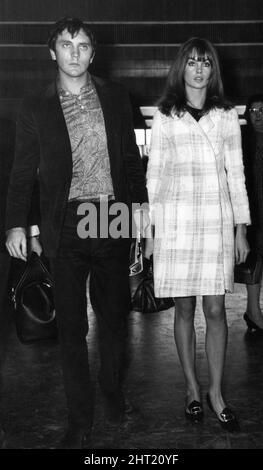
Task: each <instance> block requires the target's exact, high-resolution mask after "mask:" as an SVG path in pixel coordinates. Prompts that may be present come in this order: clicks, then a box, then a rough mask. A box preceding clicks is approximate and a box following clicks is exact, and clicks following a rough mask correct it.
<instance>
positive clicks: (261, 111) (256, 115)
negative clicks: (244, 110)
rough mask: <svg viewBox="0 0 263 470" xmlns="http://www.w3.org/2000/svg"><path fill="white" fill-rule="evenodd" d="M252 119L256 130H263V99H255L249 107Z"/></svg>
mask: <svg viewBox="0 0 263 470" xmlns="http://www.w3.org/2000/svg"><path fill="white" fill-rule="evenodd" d="M249 115H250V121H251V124H252V126H253V128H254V131H255V132H263V101H254V103H252V104H251V106H250V108H249Z"/></svg>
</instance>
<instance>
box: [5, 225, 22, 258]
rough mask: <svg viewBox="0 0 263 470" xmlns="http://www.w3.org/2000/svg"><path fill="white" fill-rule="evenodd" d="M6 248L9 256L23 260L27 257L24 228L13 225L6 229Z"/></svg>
mask: <svg viewBox="0 0 263 470" xmlns="http://www.w3.org/2000/svg"><path fill="white" fill-rule="evenodd" d="M6 234H7V239H6V248H7V250H8V253H9V254H10V256H13V257H14V258H19V259H22V260H24V261H26V259H27V240H26V230H25V229H24V228H23V227H15V228H11V229H10V230H7V232H6Z"/></svg>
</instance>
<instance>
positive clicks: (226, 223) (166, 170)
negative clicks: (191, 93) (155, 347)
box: [147, 109, 250, 297]
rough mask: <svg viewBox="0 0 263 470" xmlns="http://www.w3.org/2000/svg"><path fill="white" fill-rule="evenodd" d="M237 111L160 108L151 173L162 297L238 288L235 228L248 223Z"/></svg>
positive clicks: (156, 284)
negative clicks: (167, 111) (198, 113)
mask: <svg viewBox="0 0 263 470" xmlns="http://www.w3.org/2000/svg"><path fill="white" fill-rule="evenodd" d="M240 134H241V133H240V126H239V122H238V115H237V112H236V110H235V109H231V110H224V109H214V110H211V111H210V112H209V113H208V114H206V115H204V116H203V117H202V118H201V119H200V120H199V121H198V122H197V121H196V120H195V119H194V118H193V117H192V116H191V114H190V113H188V112H185V113H184V114H183V116H181V117H178V116H176V115H175V114H174V115H173V116H172V117H171V116H170V117H168V116H165V115H164V114H162V113H161V112H160V111H157V112H156V114H155V116H154V120H153V126H152V138H151V145H150V153H149V163H148V170H147V187H148V193H149V201H150V207H151V214H152V222H153V225H154V226H155V238H154V288H155V294H156V296H157V297H181V296H182V297H184V296H194V295H222V294H224V293H225V292H231V291H233V286H234V275H233V268H234V257H235V253H234V225H235V224H240V223H245V224H250V214H249V205H248V199H247V193H246V188H245V177H244V172H243V160H242V150H241V135H240Z"/></svg>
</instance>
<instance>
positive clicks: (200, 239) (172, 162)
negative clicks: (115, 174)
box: [146, 38, 250, 431]
mask: <svg viewBox="0 0 263 470" xmlns="http://www.w3.org/2000/svg"><path fill="white" fill-rule="evenodd" d="M147 185H148V192H149V198H150V205H151V212H152V216H153V225H154V231H155V238H154V243H153V252H154V253H153V255H154V273H155V279H154V284H155V293H156V296H157V297H174V299H175V322H174V334H175V341H176V345H177V349H178V354H179V357H180V361H181V364H182V367H183V371H184V375H185V380H186V403H185V413H186V416H187V417H189V418H190V419H191V420H192V421H193V422H196V421H200V420H201V419H202V418H203V406H202V400H201V394H200V386H199V383H198V379H197V376H196V370H195V330H194V313H195V306H196V296H197V295H200V296H202V301H203V311H204V315H205V319H206V325H207V329H206V354H207V359H208V368H209V377H210V385H209V392H208V394H207V401H208V404H209V406H210V408H211V409H212V410H213V412H214V413H215V414H216V416H217V418H218V420H219V421H220V424H221V425H222V427H223V428H224V429H227V430H229V431H236V430H238V429H239V425H238V421H237V418H236V416H235V414H234V412H233V411H232V410H231V409H230V408H229V407H228V406H227V404H226V402H225V400H224V398H223V396H222V390H221V386H222V376H223V370H224V362H225V353H226V344H227V322H226V314H225V292H232V291H233V268H234V262H235V257H236V262H237V263H241V262H243V261H245V259H246V256H247V254H248V252H249V247H248V244H247V241H246V224H249V223H250V215H249V207H248V199H247V194H246V189H245V178H244V173H243V163H242V152H241V138H240V126H239V122H238V115H237V112H236V110H235V109H234V108H231V106H230V104H229V103H227V102H226V100H225V98H224V92H223V85H222V80H221V75H220V68H219V63H218V58H217V54H216V51H215V49H214V47H213V45H212V44H211V43H210V42H209V41H207V40H205V39H199V38H192V39H189V40H188V41H187V42H186V43H185V44H183V45H182V46H181V47H180V49H179V52H178V55H177V57H176V59H175V61H174V64H173V65H172V67H171V70H170V72H169V75H168V78H167V83H166V87H165V91H164V93H163V96H162V97H161V100H160V102H159V109H158V111H157V112H156V115H155V116H154V121H153V127H152V140H151V147H150V155H149V164H148V172H147ZM234 226H236V235H235V239H234ZM150 252H151V242H150V241H148V243H147V249H146V254H147V256H149V254H150Z"/></svg>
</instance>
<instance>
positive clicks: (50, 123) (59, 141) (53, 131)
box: [41, 82, 72, 174]
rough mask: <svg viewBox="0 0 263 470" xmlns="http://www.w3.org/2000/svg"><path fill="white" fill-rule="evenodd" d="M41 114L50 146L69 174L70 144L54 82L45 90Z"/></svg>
mask: <svg viewBox="0 0 263 470" xmlns="http://www.w3.org/2000/svg"><path fill="white" fill-rule="evenodd" d="M41 113H43V118H44V123H45V127H46V133H47V136H48V137H49V139H50V142H51V145H55V146H57V147H58V152H57V154H58V155H59V156H60V157H61V158H63V160H64V161H66V162H67V165H68V170H69V172H70V174H71V173H72V152H71V143H70V138H69V134H68V130H67V125H66V121H65V118H64V114H63V111H62V108H61V104H60V101H59V97H58V93H57V88H56V83H55V82H54V83H52V84H51V85H50V86H49V87H48V88H47V90H46V95H45V99H44V102H43V108H42V109H41Z"/></svg>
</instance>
